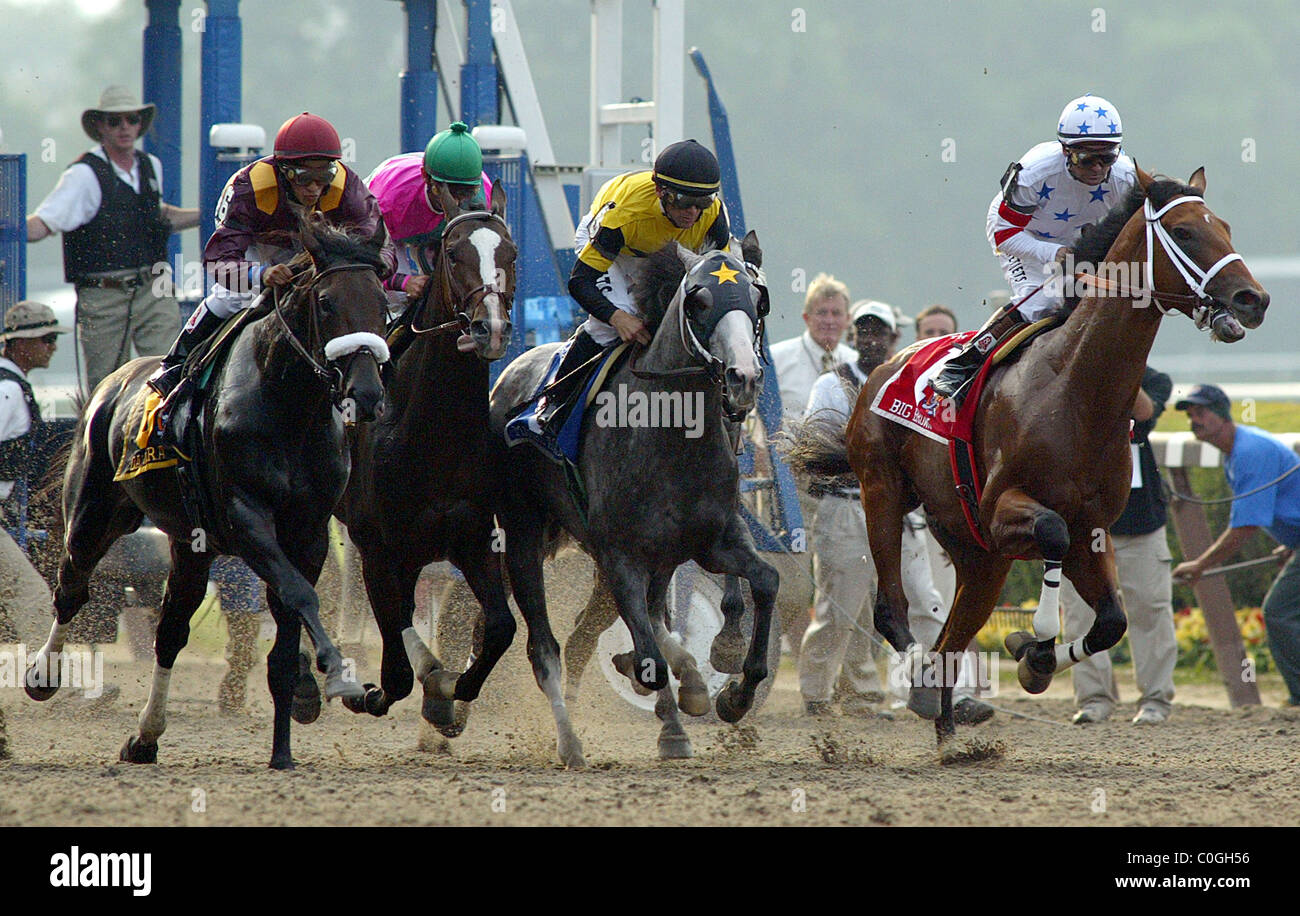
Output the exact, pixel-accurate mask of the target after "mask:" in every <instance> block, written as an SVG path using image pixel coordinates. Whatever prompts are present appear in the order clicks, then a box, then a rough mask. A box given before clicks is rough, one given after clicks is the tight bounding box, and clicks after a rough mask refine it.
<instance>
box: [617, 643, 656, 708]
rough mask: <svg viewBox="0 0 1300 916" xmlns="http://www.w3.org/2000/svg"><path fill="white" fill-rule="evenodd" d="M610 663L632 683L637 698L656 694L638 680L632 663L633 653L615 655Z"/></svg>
mask: <svg viewBox="0 0 1300 916" xmlns="http://www.w3.org/2000/svg"><path fill="white" fill-rule="evenodd" d="M610 662H611V663H612V664H613V665H614V670H615V671H617V672H618V673H619V674H621V675H623V677H625V678H627V679H628V680H629V681H631V682H632V689H633V690H634V691H636V695H637V696H639V697H648V696H650V694H652V693H654V691H653V690H651V689H650V688H649V687H647V686H646V685H645V684H642V683H641V682H640V681H639V680H637V677H636V665H635V664H633V662H632V653H631V652H623V653H621V654H619V655H615V656H614V657H613V658H612V659H610Z"/></svg>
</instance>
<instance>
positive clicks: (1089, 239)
mask: <svg viewBox="0 0 1300 916" xmlns="http://www.w3.org/2000/svg"><path fill="white" fill-rule="evenodd" d="M1182 195H1191V196H1193V197H1200V196H1201V192H1200V191H1198V190H1196V189H1195V188H1193V187H1192V186H1191V185H1188V184H1184V183H1183V182H1181V181H1177V180H1175V179H1173V178H1169V177H1166V176H1164V175H1160V176H1157V177H1156V178H1155V179H1154V180H1153V181H1152V182H1151V183H1150V184H1149V185H1147V187H1146V188H1145V189H1143V187H1142V186H1141V185H1134V186H1133V187H1132V188H1130V189H1129V192H1128V193H1127V194H1125V195H1124V198H1123V199H1122V200H1120V202H1119V203H1117V204H1115V206H1113V207H1111V209H1110V212H1108V213H1107V214H1106V215H1105V216H1103V217H1102V218H1101V219H1099V220H1098V221H1097V222H1095V223H1091V224H1089V225H1087V226H1084V227H1083V230H1082V232H1081V234H1080V237H1079V244H1077V245H1076V246H1075V247H1074V262H1075V263H1076V264H1093V265H1096V264H1100V263H1101V262H1102V261H1104V260H1106V255H1107V253H1108V252H1109V251H1110V248H1111V246H1112V245H1114V244H1115V239H1117V238H1119V234H1120V231H1121V230H1123V228H1124V227H1125V226H1126V225H1127V224H1128V221H1129V220H1130V219H1132V218H1133V214H1134V213H1136V212H1137V211H1138V209H1139V208H1141V206H1142V203H1143V202H1144V201H1145V200H1146V199H1147V198H1148V197H1149V198H1151V203H1152V205H1153V206H1155V207H1156V208H1157V209H1159V208H1160V207H1163V206H1164V205H1165V204H1167V203H1168V202H1169V201H1171V200H1173V199H1174V198H1175V197H1179V196H1182ZM1068 305H1069V307H1070V308H1073V307H1074V306H1076V305H1078V300H1077V299H1070V300H1068Z"/></svg>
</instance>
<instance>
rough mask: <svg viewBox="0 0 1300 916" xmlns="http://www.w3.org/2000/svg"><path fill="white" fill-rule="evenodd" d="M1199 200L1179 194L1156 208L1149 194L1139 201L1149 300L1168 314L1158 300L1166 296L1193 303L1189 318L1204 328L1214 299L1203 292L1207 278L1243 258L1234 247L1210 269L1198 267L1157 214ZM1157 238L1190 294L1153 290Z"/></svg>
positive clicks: (1216, 274)
mask: <svg viewBox="0 0 1300 916" xmlns="http://www.w3.org/2000/svg"><path fill="white" fill-rule="evenodd" d="M1188 203H1198V204H1202V205H1204V203H1205V201H1204V200H1202V199H1201V198H1200V197H1193V196H1192V195H1190V194H1185V195H1183V196H1182V197H1175V198H1174V199H1173V200H1171V201H1169V202H1168V203H1167V204H1165V205H1164V206H1163V207H1161V208H1160V209H1159V210H1157V209H1155V207H1153V206H1152V205H1151V198H1149V197H1148V198H1147V199H1146V201H1144V202H1143V204H1142V213H1143V216H1144V217H1145V218H1146V239H1147V259H1146V284H1147V289H1148V290H1149V293H1150V296H1151V301H1152V302H1153V303H1155V307H1156V308H1158V309H1159V310H1160V314H1161V315H1167V314H1169V312H1170V309H1168V308H1166V307H1165V306H1164V305H1162V304H1161V300H1162V299H1164V300H1168V301H1169V302H1172V303H1181V304H1183V305H1190V306H1192V309H1191V312H1190V316H1189V317H1190V318H1191V319H1192V321H1194V322H1195V323H1196V327H1197V328H1198V329H1199V330H1205V328H1207V327H1208V326H1210V325H1211V324H1212V323H1213V322H1212V319H1213V316H1214V311H1215V308H1214V300H1213V299H1212V298H1211V297H1210V296H1207V295H1206V294H1205V287H1206V286H1207V285H1209V283H1210V281H1211V280H1213V279H1214V278H1215V277H1216V276H1218V274H1219V271H1221V270H1223V268H1225V267H1227V266H1228V265H1229V264H1231V263H1232V262H1234V261H1240V260H1242V257H1241V255H1239V254H1237V253H1236V252H1235V251H1234V252H1232V253H1231V254H1225V255H1224V256H1223V257H1221V258H1219V260H1217V261H1215V262H1214V264H1213V265H1212V266H1211V267H1210V269H1209V270H1201V268H1200V266H1199V265H1197V263H1196V262H1195V261H1193V260H1192V258H1191V257H1190V256H1189V255H1188V254H1187V252H1185V251H1183V249H1182V248H1180V247H1179V245H1178V243H1177V242H1176V241H1174V237H1173V236H1172V235H1170V234H1169V230H1168V229H1166V228H1165V227H1164V224H1163V223H1161V222H1160V218H1161V217H1163V216H1164V215H1165V214H1166V213H1168V212H1169V211H1170V210H1172V209H1173V208H1174V207H1177V206H1179V205H1180V204H1188ZM1153 235H1154V237H1155V238H1156V239H1159V241H1160V247H1161V248H1163V249H1164V251H1165V254H1166V255H1167V256H1168V258H1169V260H1170V262H1172V263H1173V265H1174V267H1176V268H1177V269H1178V272H1179V273H1180V274H1182V276H1183V280H1184V281H1185V282H1186V283H1187V287H1188V289H1190V290H1191V294H1190V295H1189V294H1187V293H1157V292H1156V279H1155V278H1156V275H1155V265H1154V261H1155V246H1154V245H1153V244H1152V236H1153Z"/></svg>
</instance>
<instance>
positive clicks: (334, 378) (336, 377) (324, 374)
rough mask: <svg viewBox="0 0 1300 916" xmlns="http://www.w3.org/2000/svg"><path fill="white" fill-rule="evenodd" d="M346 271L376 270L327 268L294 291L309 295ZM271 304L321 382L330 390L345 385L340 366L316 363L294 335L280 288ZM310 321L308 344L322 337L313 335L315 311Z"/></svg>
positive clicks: (352, 266) (358, 266) (362, 266)
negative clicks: (312, 338) (329, 278)
mask: <svg viewBox="0 0 1300 916" xmlns="http://www.w3.org/2000/svg"><path fill="white" fill-rule="evenodd" d="M345 270H349V271H350V270H374V268H373V267H372V266H370V265H369V264H336V265H334V266H333V267H327V268H325V269H324V270H322V271H320V272H319V273H317V274H315V275H314V276H313V277H312V278H311V280H310V281H309V282H308V283H307V285H306V286H303V287H296V288H295V290H294V291H295V292H297V291H301V292H303V293H307V292H309V291H311V290H312V289H313V288H314V287H315V286H316V284H317V283H319V282H320V281H321V280H323V279H324V278H325V277H327V276H329V275H330V274H333V273H341V272H343V271H345ZM271 304H272V305H273V306H274V307H275V317H277V318H279V319H280V326H281V327H283V328H284V333H285V336H286V337H287V338H288V340H289V344H290V346H292V347H293V349H294V350H295V351H297V353H298V355H299V356H301V357H302V358H303V359H304V360H306V362H307V364H308V365H309V366H311V368H312V371H313V372H315V373H316V376H317V377H318V378H320V379H321V381H325V382H329V384H330V388H331V389H332V390H333V389H337V387H338V386H339V385H341V384H342V383H343V370H342V369H340V368H339V367H338V366H333V367H327V366H322V365H321V364H320V363H318V362H316V359H315V357H313V356H312V355H311V352H310V351H308V349H307V348H306V347H304V346H303V345H302V342H301V341H299V340H298V337H297V335H296V334H294V333H293V328H291V327H290V326H289V321H288V319H286V318H285V317H284V310H283V309H282V308H281V307H280V289H279V287H276V288H275V289H274V290H273V292H272V294H271ZM309 321H310V330H309V331H308V343H310V342H311V337H312V336H316V337H319V336H320V335H319V334H313V332H314V331H315V330H316V321H317V319H316V310H315V309H312V310H311V311H310V319H309ZM366 352H368V353H370V354H371V356H374V353H373V352H371V351H369V350H367V351H366Z"/></svg>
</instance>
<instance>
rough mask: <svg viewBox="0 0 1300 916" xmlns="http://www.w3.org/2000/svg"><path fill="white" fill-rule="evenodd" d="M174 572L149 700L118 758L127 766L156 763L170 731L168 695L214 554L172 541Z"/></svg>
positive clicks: (163, 613) (162, 618)
mask: <svg viewBox="0 0 1300 916" xmlns="http://www.w3.org/2000/svg"><path fill="white" fill-rule="evenodd" d="M171 555H172V570H171V573H170V574H169V575H168V576H167V587H166V590H165V591H164V592H163V600H162V607H161V609H160V616H159V620H158V629H157V631H156V633H155V636H154V668H153V681H152V683H151V684H150V687H149V699H148V701H147V702H146V703H145V705H144V709H142V710H140V721H139V728H138V730H137V732H136V734H135V735H132V736H131V737H130V738H127V739H126V743H125V744H123V745H122V751H121V753H120V754H119V758H120V759H121V760H123V761H124V762H126V763H155V762H157V760H158V738H159V737H161V736H162V733H163V731H164V730H165V729H166V728H167V694H168V692H169V690H170V689H171V677H172V668H173V667H174V666H175V664H176V656H177V655H179V654H180V651H181V649H182V648H184V647H185V644H186V643H187V642H189V638H190V618H191V617H192V616H194V612H195V611H196V610H197V609H198V606H199V605H200V604H202V603H203V596H204V594H205V593H206V592H207V588H208V567H209V566H211V565H212V555H211V554H209V553H203V552H195V551H193V550H191V549H190V544H189V542H188V541H179V540H177V539H175V538H173V539H172V542H171Z"/></svg>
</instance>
